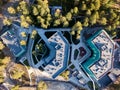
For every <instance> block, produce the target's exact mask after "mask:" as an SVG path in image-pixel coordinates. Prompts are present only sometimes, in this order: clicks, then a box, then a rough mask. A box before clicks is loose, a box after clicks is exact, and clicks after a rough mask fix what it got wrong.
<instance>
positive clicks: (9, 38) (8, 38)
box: [1, 31, 25, 57]
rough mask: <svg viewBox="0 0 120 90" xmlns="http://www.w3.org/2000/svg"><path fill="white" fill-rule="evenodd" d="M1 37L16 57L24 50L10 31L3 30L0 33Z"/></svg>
mask: <svg viewBox="0 0 120 90" xmlns="http://www.w3.org/2000/svg"><path fill="white" fill-rule="evenodd" d="M1 38H2V40H3V42H4V43H5V44H6V45H7V46H8V48H10V50H11V51H12V52H13V54H14V55H15V56H16V57H19V56H20V55H21V54H22V53H23V52H24V51H25V49H24V48H23V47H22V46H21V45H20V43H19V40H18V39H17V37H16V36H15V35H14V33H13V32H12V31H7V32H5V33H4V34H2V35H1Z"/></svg>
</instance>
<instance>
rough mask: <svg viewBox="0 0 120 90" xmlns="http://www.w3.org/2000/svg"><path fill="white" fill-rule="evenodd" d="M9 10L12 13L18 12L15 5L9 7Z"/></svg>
mask: <svg viewBox="0 0 120 90" xmlns="http://www.w3.org/2000/svg"><path fill="white" fill-rule="evenodd" d="M7 10H8V12H9V13H10V14H16V10H15V9H14V8H13V7H11V6H10V7H8V9H7Z"/></svg>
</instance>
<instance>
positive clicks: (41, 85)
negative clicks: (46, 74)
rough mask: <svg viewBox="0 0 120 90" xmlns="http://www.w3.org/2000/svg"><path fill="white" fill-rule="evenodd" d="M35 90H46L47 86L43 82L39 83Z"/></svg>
mask: <svg viewBox="0 0 120 90" xmlns="http://www.w3.org/2000/svg"><path fill="white" fill-rule="evenodd" d="M37 90H47V84H46V83H45V82H44V81H40V82H39V83H38V86H37Z"/></svg>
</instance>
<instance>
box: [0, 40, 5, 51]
mask: <svg viewBox="0 0 120 90" xmlns="http://www.w3.org/2000/svg"><path fill="white" fill-rule="evenodd" d="M4 48H5V46H4V44H3V43H2V42H1V41H0V50H3V49H4Z"/></svg>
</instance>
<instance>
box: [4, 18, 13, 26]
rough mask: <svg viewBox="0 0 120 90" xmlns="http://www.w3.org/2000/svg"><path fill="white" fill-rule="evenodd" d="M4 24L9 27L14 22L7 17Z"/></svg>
mask: <svg viewBox="0 0 120 90" xmlns="http://www.w3.org/2000/svg"><path fill="white" fill-rule="evenodd" d="M3 24H4V25H7V26H9V25H11V24H12V20H10V19H8V18H7V17H5V19H4V20H3Z"/></svg>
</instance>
